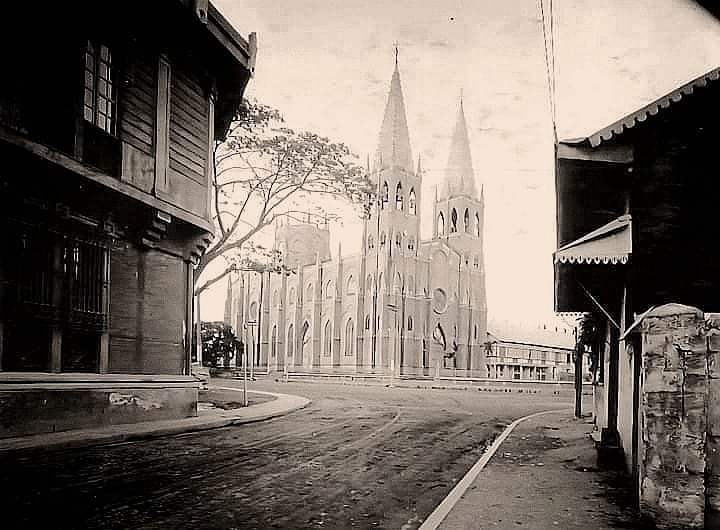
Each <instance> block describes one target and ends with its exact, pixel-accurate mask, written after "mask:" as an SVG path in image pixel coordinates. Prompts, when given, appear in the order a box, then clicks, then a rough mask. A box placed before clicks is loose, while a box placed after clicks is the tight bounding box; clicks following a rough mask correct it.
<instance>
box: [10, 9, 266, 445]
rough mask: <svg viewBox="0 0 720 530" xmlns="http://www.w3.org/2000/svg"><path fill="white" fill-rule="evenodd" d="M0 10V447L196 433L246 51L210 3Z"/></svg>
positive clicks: (249, 51) (248, 62)
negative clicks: (200, 347) (168, 428)
mask: <svg viewBox="0 0 720 530" xmlns="http://www.w3.org/2000/svg"><path fill="white" fill-rule="evenodd" d="M6 8H7V9H6V10H5V13H4V16H3V18H4V20H6V21H12V25H13V28H6V29H8V31H6V30H5V29H4V30H3V32H2V34H0V50H1V51H0V54H1V55H0V65H1V66H2V72H3V74H2V78H1V79H0V161H1V165H0V437H8V436H15V435H19V434H27V433H33V432H48V431H51V432H52V431H58V430H64V429H69V428H76V427H82V426H92V425H100V424H108V423H126V422H133V421H142V420H147V419H161V418H162V419H166V418H177V417H185V416H193V415H195V414H196V413H197V383H196V381H195V380H194V379H193V377H192V376H191V374H190V344H191V342H192V341H191V330H192V285H193V267H194V263H196V260H197V259H198V257H199V256H200V254H201V252H202V251H203V249H204V248H205V247H206V246H207V244H208V243H209V242H210V241H211V238H212V234H213V232H214V228H213V222H212V217H211V212H210V202H209V200H208V198H209V195H208V194H209V192H210V191H211V178H210V168H211V160H212V149H213V146H214V142H215V140H216V139H222V138H223V137H224V135H225V134H226V131H227V129H228V126H229V123H230V121H231V119H232V118H233V116H234V114H235V112H237V109H238V107H239V104H240V102H241V98H242V96H243V92H244V89H245V86H246V84H247V82H248V80H249V78H250V76H251V75H252V71H253V65H254V60H255V41H254V35H251V36H250V39H249V40H245V39H244V38H242V37H241V36H240V35H239V34H238V33H237V31H236V30H235V29H233V28H232V27H231V26H230V24H229V23H228V22H227V21H226V20H225V19H224V18H223V16H222V15H221V14H220V13H219V12H218V11H217V10H216V9H215V8H214V7H213V6H212V5H211V4H209V3H208V2H207V0H204V1H203V0H156V1H153V2H139V1H137V0H129V1H123V2H118V1H112V0H108V1H103V2H90V1H79V2H71V3H67V2H56V3H51V4H43V6H41V7H40V6H36V5H32V4H28V3H22V2H21V3H13V4H12V5H11V6H6Z"/></svg>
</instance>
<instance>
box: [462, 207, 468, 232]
mask: <svg viewBox="0 0 720 530" xmlns="http://www.w3.org/2000/svg"><path fill="white" fill-rule="evenodd" d="M463 230H465V233H467V234H469V233H470V212H469V211H468V209H467V208H465V215H464V216H463Z"/></svg>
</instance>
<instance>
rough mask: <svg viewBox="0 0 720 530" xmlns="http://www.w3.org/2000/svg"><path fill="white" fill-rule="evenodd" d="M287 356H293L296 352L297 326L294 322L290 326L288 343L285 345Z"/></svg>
mask: <svg viewBox="0 0 720 530" xmlns="http://www.w3.org/2000/svg"><path fill="white" fill-rule="evenodd" d="M285 349H286V351H287V356H288V357H292V356H293V355H294V354H295V328H294V327H293V325H292V324H290V326H289V327H288V333H287V344H286V345H285Z"/></svg>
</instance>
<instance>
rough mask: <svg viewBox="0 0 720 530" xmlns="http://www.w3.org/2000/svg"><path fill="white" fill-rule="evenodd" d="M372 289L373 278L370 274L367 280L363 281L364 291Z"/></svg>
mask: <svg viewBox="0 0 720 530" xmlns="http://www.w3.org/2000/svg"><path fill="white" fill-rule="evenodd" d="M372 289H373V277H372V274H368V276H367V279H366V280H365V290H366V291H368V292H370V291H372Z"/></svg>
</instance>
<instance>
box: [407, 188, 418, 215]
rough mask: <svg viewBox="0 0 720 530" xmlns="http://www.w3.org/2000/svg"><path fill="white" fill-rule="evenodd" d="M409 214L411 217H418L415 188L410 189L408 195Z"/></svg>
mask: <svg viewBox="0 0 720 530" xmlns="http://www.w3.org/2000/svg"><path fill="white" fill-rule="evenodd" d="M408 212H410V215H417V198H416V197H415V188H410V194H409V195H408Z"/></svg>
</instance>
